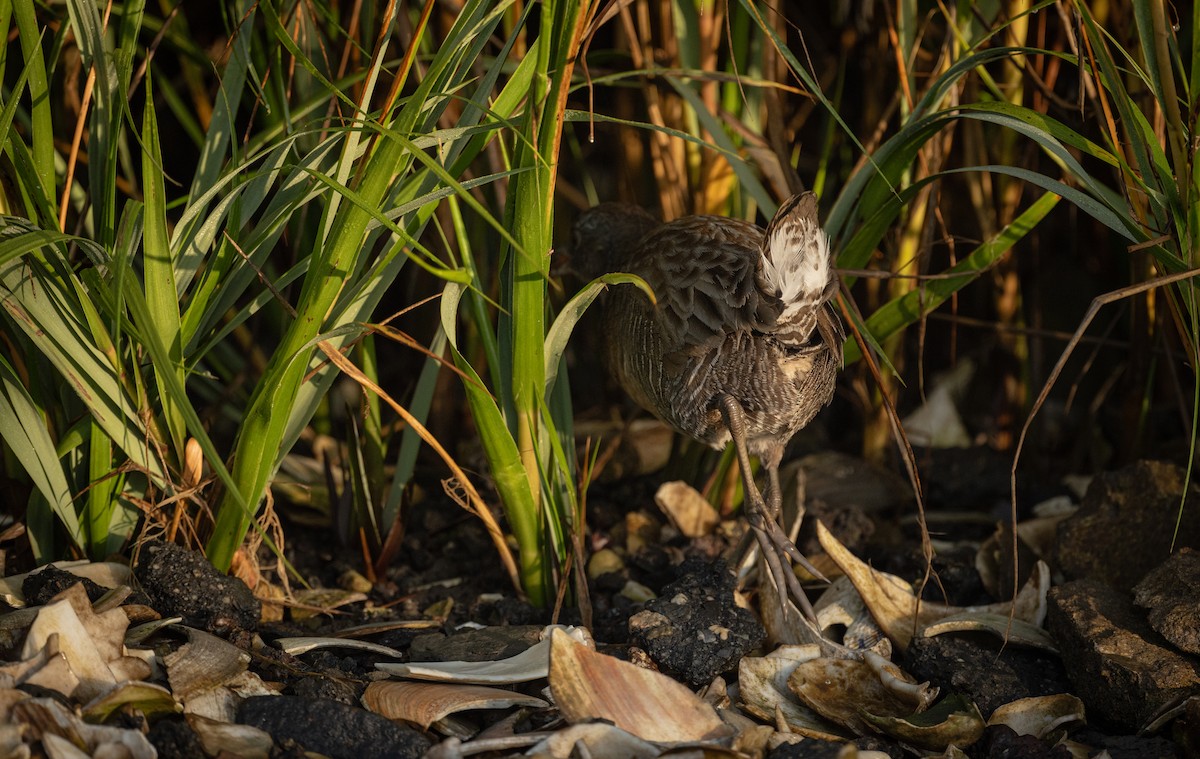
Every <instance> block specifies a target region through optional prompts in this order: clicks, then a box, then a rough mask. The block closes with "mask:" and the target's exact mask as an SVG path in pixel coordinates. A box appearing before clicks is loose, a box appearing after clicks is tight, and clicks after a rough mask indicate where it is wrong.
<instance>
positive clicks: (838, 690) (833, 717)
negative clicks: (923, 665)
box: [788, 652, 937, 735]
mask: <svg viewBox="0 0 1200 759" xmlns="http://www.w3.org/2000/svg"><path fill="white" fill-rule="evenodd" d="M788 688H789V689H791V691H792V692H793V693H795V694H796V695H797V696H799V697H800V700H801V701H803V702H804V703H805V704H806V705H808V706H809V707H810V708H811V709H812V710H813V711H815V712H817V713H818V714H820V715H821V716H822V717H825V718H826V719H828V720H830V721H832V722H834V723H836V724H838V725H841V726H843V727H846V728H849V729H850V730H852V731H853V732H854V733H855V734H858V735H867V734H870V733H874V732H879V731H878V730H877V729H875V728H873V727H872V726H871V724H870V723H869V722H868V721H867V720H866V719H865V717H864V714H872V715H875V716H882V717H905V716H908V715H910V714H913V713H916V712H921V711H924V710H925V709H926V708H928V706H929V704H931V703H932V702H933V699H934V698H936V697H937V688H931V687H930V686H929V684H928V683H917V682H916V681H915V680H913V678H912V677H911V676H909V675H908V674H906V673H905V672H903V671H902V670H901V669H900V668H899V667H897V666H896V665H895V664H892V663H891V662H889V661H887V660H886V659H883V658H881V657H878V656H875V655H874V654H872V653H869V652H868V653H866V654H865V655H864V657H863V659H862V660H861V661H859V660H854V659H827V658H821V659H813V660H811V661H806V662H802V663H800V664H798V665H797V666H796V668H795V669H794V670H793V671H792V674H791V675H790V676H789V677H788Z"/></svg>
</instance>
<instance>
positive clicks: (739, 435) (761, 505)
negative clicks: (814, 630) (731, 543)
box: [720, 394, 820, 621]
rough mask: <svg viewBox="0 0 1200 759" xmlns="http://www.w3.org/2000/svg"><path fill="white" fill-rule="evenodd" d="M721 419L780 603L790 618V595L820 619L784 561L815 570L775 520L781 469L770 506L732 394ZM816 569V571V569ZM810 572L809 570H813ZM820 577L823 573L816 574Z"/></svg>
mask: <svg viewBox="0 0 1200 759" xmlns="http://www.w3.org/2000/svg"><path fill="white" fill-rule="evenodd" d="M720 403H721V416H722V417H723V418H724V420H725V426H726V428H728V429H729V436H730V438H731V439H732V440H733V445H734V449H735V450H736V451H737V457H738V466H739V467H741V470H742V482H743V483H744V484H745V489H746V504H747V506H748V508H747V509H746V519H747V521H748V522H749V523H750V529H751V531H753V533H754V537H755V539H756V540H757V541H758V545H759V549H760V550H761V551H762V555H763V559H764V560H765V561H766V562H767V569H768V570H769V571H770V573H771V577H772V578H773V579H774V580H775V587H776V588H777V589H778V591H779V595H780V598H779V602H780V605H781V606H782V607H783V611H784V615H785V616H786V615H787V608H788V607H787V596H788V595H789V593H790V595H791V596H792V597H793V598H794V599H795V600H796V602H797V603H798V604H799V605H800V608H801V609H802V610H803V611H804V615H805V616H806V617H808V618H809V619H811V620H814V621H815V620H816V613H815V612H813V608H812V604H811V603H809V601H808V596H806V595H805V594H804V589H803V588H802V587H800V581H799V580H797V579H796V574H795V573H794V572H792V571H791V567H788V566H785V565H784V562H783V561H781V560H780V556H781V555H784V556H789V557H791V558H793V559H795V560H797V561H799V562H801V563H802V565H804V566H805V568H806V569H808V568H809V567H812V565H811V564H810V563H809V561H808V559H806V558H804V555H803V554H801V553H800V551H799V549H797V548H796V546H795V545H794V544H793V543H792V541H790V540H788V537H787V536H786V535H784V534H783V530H781V529H780V527H779V523H778V522H776V521H775V511H777V505H778V503H779V502H780V501H781V500H782V497H781V493H780V490H779V472H778V467H777V466H773V467H770V474H771V490H772V493H771V500H772V506H773V507H775V508H770V507H768V506H767V503H766V501H765V500H764V499H763V496H762V493H760V492H759V490H758V487H757V486H756V485H755V484H754V473H753V470H752V469H751V468H750V453H749V451H747V449H746V413H745V411H744V410H743V409H742V404H741V403H739V402H738V400H737V399H736V398H734V397H733V396H732V395H728V394H725V395H722V396H721V399H720ZM813 569H815V568H813ZM813 569H810V570H809V571H813ZM816 574H817V575H820V573H819V572H817V573H816Z"/></svg>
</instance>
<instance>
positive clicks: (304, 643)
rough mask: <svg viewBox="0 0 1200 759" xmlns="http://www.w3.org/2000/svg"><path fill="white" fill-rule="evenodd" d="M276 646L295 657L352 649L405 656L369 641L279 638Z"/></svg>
mask: <svg viewBox="0 0 1200 759" xmlns="http://www.w3.org/2000/svg"><path fill="white" fill-rule="evenodd" d="M275 645H276V646H278V647H279V650H281V651H285V652H287V653H289V654H292V655H293V656H299V655H300V654H306V653H308V652H309V651H315V650H317V649H319V648H350V649H354V650H357V651H366V652H368V653H372V654H381V655H383V656H396V657H402V656H404V653H403V652H401V651H397V650H396V649H394V648H391V647H389V646H384V645H381V644H379V643H372V642H370V641H367V640H355V639H353V638H311V637H305V638H279V639H278V640H276V641H275Z"/></svg>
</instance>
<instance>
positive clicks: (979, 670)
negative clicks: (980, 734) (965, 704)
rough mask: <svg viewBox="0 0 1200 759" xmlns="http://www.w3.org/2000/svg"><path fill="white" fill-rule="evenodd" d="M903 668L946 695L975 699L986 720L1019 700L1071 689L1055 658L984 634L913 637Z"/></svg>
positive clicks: (905, 653) (1060, 665)
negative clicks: (952, 694) (1005, 705)
mask: <svg viewBox="0 0 1200 759" xmlns="http://www.w3.org/2000/svg"><path fill="white" fill-rule="evenodd" d="M904 671H906V672H908V673H909V674H911V675H912V676H913V677H915V678H916V679H917V680H928V681H929V682H931V683H933V684H934V685H936V686H938V687H939V688H941V689H942V691H943V692H944V693H961V694H962V695H964V696H966V697H967V698H969V699H971V700H972V701H974V702H975V705H976V706H978V707H979V711H980V713H981V714H983V717H984V719H987V718H989V717H991V715H992V712H994V711H995V710H996V709H997V708H998V707H1000V706H1003V705H1004V704H1007V703H1009V702H1011V701H1016V700H1017V699H1019V698H1028V697H1030V696H1049V695H1052V694H1055V693H1067V692H1069V691H1070V689H1071V688H1070V683H1069V682H1068V681H1067V673H1066V671H1065V670H1064V669H1063V666H1062V664H1061V663H1060V662H1059V660H1058V659H1057V658H1056V657H1054V656H1051V655H1050V654H1046V653H1043V652H1041V651H1036V650H1033V649H1027V648H1020V647H1018V646H1013V645H1010V646H1004V647H1003V648H1002V647H1001V646H1000V641H998V640H997V641H994V642H993V641H992V640H991V639H985V638H983V637H980V636H971V637H967V636H959V635H938V636H936V637H932V638H922V637H916V638H913V640H912V643H911V644H910V645H909V647H908V650H907V651H905V652H904Z"/></svg>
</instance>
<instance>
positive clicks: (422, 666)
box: [375, 625, 591, 685]
mask: <svg viewBox="0 0 1200 759" xmlns="http://www.w3.org/2000/svg"><path fill="white" fill-rule="evenodd" d="M554 630H561V631H563V632H564V634H567V635H569V636H570V637H572V638H574V639H575V640H577V641H581V642H584V641H586V643H587V644H588V645H591V636H590V635H589V633H588V632H587V630H585V629H583V628H581V627H563V626H562V625H550V626H548V627H547V628H546V629H545V630H543V631H542V640H541V641H539V642H538V643H537V644H535V645H533V646H530V647H529V648H527V649H525V650H524V651H522V652H521V653H519V654H517V655H516V656H510V657H509V658H507V659H501V660H499V661H485V662H471V661H442V662H413V663H410V664H399V663H395V662H379V663H377V664H376V665H375V668H376V669H379V670H382V671H384V672H388V673H390V674H393V675H396V676H398V677H407V678H411V679H413V680H432V681H435V682H444V683H483V684H491V685H510V684H512V683H524V682H528V681H530V680H537V679H539V678H543V677H546V675H547V674H548V673H549V671H550V635H549V633H550V632H551V631H554Z"/></svg>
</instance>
